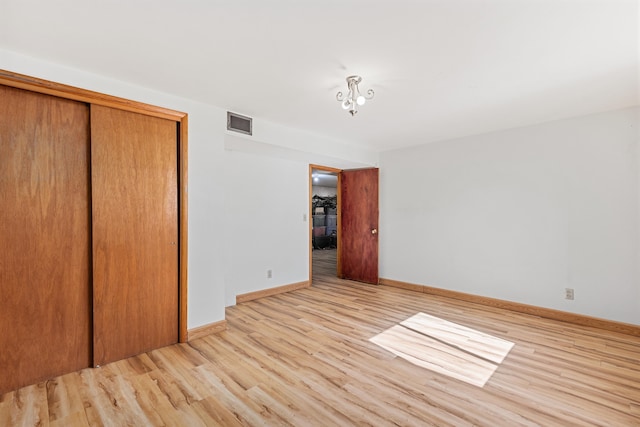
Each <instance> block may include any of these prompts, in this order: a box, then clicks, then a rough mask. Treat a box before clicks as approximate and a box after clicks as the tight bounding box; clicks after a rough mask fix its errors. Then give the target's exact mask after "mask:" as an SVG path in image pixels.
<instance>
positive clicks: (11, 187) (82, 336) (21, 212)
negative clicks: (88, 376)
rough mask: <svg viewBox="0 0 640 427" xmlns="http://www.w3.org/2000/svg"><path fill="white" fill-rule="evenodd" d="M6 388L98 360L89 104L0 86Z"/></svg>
mask: <svg viewBox="0 0 640 427" xmlns="http://www.w3.org/2000/svg"><path fill="white" fill-rule="evenodd" d="M0 200H1V203H2V208H1V209H0V241H1V242H2V246H3V249H2V256H0V325H2V331H1V333H0V394H2V393H3V392H4V391H9V390H13V389H16V388H19V387H21V386H24V385H28V384H32V383H35V382H37V381H40V380H44V379H47V378H51V377H53V376H56V375H60V374H64V373H67V372H72V371H76V370H79V369H82V368H85V367H87V366H90V365H91V309H90V308H91V298H90V268H89V267H90V250H91V248H90V240H89V239H90V234H89V231H90V225H89V223H90V206H89V108H88V106H87V105H86V104H83V103H80V102H75V101H70V100H65V99H61V98H56V97H53V96H49V95H42V94H37V93H33V92H28V91H25V90H21V89H15V88H9V87H5V86H0Z"/></svg>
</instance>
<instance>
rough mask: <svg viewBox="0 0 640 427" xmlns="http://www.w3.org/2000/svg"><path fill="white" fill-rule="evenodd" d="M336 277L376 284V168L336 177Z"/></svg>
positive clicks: (344, 173) (348, 172)
mask: <svg viewBox="0 0 640 427" xmlns="http://www.w3.org/2000/svg"><path fill="white" fill-rule="evenodd" d="M339 226H340V243H339V244H340V245H341V247H340V274H341V277H342V278H344V279H351V280H357V281H360V282H366V283H373V284H378V169H376V168H372V169H357V170H345V171H342V172H341V175H340V224H339Z"/></svg>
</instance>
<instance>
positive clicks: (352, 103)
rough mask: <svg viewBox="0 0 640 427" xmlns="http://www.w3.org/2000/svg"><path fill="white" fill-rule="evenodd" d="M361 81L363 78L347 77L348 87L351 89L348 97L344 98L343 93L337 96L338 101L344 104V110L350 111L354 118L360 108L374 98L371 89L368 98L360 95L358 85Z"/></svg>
mask: <svg viewBox="0 0 640 427" xmlns="http://www.w3.org/2000/svg"><path fill="white" fill-rule="evenodd" d="M361 81H362V77H360V76H349V77H347V87H348V88H349V92H348V93H347V96H344V94H343V93H342V92H338V93H337V94H336V99H337V100H338V102H341V103H342V108H343V109H344V110H349V113H351V115H352V116H355V115H356V114H357V113H358V106H362V105H364V103H365V102H366V101H367V99H371V98H373V89H369V90H368V91H367V95H366V96H365V95H362V94H361V93H360V88H359V87H358V85H359V84H360V82H361Z"/></svg>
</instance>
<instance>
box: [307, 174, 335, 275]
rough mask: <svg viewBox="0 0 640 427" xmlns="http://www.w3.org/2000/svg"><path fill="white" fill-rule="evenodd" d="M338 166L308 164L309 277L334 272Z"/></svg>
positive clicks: (332, 273) (333, 273)
mask: <svg viewBox="0 0 640 427" xmlns="http://www.w3.org/2000/svg"><path fill="white" fill-rule="evenodd" d="M340 172H341V171H340V170H339V169H333V168H329V167H324V166H317V165H310V166H309V195H310V197H309V199H310V200H309V219H310V225H311V226H310V233H311V234H310V239H309V242H310V249H309V252H310V256H309V280H310V281H311V283H313V282H317V281H319V280H323V278H335V277H337V276H338V259H339V257H338V252H339V239H338V210H339V206H338V201H339V199H340V198H339V194H338V192H339V188H340V185H339V180H340Z"/></svg>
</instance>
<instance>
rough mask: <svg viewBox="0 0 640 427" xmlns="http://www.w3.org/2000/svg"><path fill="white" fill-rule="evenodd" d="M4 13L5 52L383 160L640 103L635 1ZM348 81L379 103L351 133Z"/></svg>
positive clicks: (151, 2) (198, 0) (0, 41)
mask: <svg viewBox="0 0 640 427" xmlns="http://www.w3.org/2000/svg"><path fill="white" fill-rule="evenodd" d="M0 9H1V13H0V48H1V49H6V50H9V51H13V52H17V53H21V54H25V55H28V56H34V57H37V58H40V59H43V60H46V61H50V62H55V63H59V64H63V65H65V66H70V67H73V68H79V69H82V70H85V71H89V72H92V73H96V74H100V75H103V76H105V77H109V78H115V79H119V80H124V81H127V82H130V83H133V84H136V85H139V86H144V87H147V88H150V89H153V90H158V91H162V92H167V93H171V94H175V95H178V96H181V97H185V98H191V99H194V100H198V101H202V102H205V103H209V104H213V105H216V106H219V107H221V108H223V109H227V110H231V111H234V112H237V113H239V114H243V115H248V116H253V117H257V118H260V119H263V120H268V121H271V122H275V123H279V124H282V125H285V126H290V127H294V128H300V129H305V130H308V131H311V132H314V133H317V134H321V135H326V136H328V137H331V138H335V139H338V140H341V141H344V142H347V143H349V144H352V145H356V146H362V147H368V148H371V149H373V150H376V151H383V150H389V149H394V148H399V147H405V146H412V145H418V144H422V143H427V142H431V141H436V140H445V139H451V138H456V137H461V136H466V135H472V134H479V133H486V132H491V131H495V130H501V129H507V128H513V127H520V126H527V125H532V124H536V123H541V122H545V121H550V120H556V119H561V118H567V117H574V116H580V115H585V114H590V113H595V112H600V111H607V110H613V109H618V108H624V107H629V106H633V105H638V104H639V98H640V92H639V83H638V79H639V77H638V70H639V56H640V55H639V46H638V45H639V43H638V38H639V34H640V32H639V23H640V14H639V11H638V9H639V6H638V2H637V0H421V1H420V0H415V1H408V0H397V1H394V2H391V1H384V0H323V1H316V2H311V1H302V0H290V1H284V0H253V1H248V0H234V1H216V0H188V1H176V0H171V1H169V0H111V1H95V0H94V1H88V0H57V1H50V0H0ZM0 68H4V65H3V64H0ZM351 74H359V75H361V76H362V78H363V82H362V84H361V88H362V89H364V90H367V89H369V88H371V89H373V90H375V98H374V99H373V100H372V101H369V102H367V104H366V105H364V106H363V107H361V108H360V112H359V114H358V115H357V116H355V117H351V116H350V115H349V114H348V113H347V112H345V111H344V110H342V109H341V108H340V104H339V103H338V102H337V101H336V99H335V95H336V92H337V91H338V90H343V91H344V90H345V88H346V82H345V77H346V76H348V75H351ZM36 77H37V76H36Z"/></svg>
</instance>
